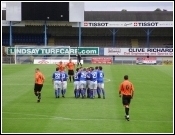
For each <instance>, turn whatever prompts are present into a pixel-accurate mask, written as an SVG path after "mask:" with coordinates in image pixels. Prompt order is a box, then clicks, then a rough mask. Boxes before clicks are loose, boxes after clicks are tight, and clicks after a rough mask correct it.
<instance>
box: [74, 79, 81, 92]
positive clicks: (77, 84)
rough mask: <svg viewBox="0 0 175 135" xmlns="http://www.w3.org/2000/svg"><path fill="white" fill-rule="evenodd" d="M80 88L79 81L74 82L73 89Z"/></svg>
mask: <svg viewBox="0 0 175 135" xmlns="http://www.w3.org/2000/svg"><path fill="white" fill-rule="evenodd" d="M79 88H80V82H79V81H75V82H74V89H77V90H78V89H79Z"/></svg>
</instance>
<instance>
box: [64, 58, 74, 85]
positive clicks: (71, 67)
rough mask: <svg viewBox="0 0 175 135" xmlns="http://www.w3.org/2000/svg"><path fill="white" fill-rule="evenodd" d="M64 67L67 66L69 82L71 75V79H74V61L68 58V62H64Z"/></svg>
mask: <svg viewBox="0 0 175 135" xmlns="http://www.w3.org/2000/svg"><path fill="white" fill-rule="evenodd" d="M66 67H67V68H68V75H69V80H70V82H71V77H72V80H73V81H74V68H75V63H73V62H72V60H71V59H70V60H69V62H68V63H67V64H66Z"/></svg>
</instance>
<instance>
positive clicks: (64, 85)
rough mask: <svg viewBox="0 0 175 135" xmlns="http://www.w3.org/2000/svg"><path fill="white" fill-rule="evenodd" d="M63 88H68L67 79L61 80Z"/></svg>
mask: <svg viewBox="0 0 175 135" xmlns="http://www.w3.org/2000/svg"><path fill="white" fill-rule="evenodd" d="M61 86H62V87H61V88H62V90H65V89H67V81H63V82H61Z"/></svg>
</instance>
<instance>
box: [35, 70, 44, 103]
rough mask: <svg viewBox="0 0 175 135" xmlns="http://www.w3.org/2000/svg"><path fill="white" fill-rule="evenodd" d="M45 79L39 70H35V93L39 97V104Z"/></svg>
mask: <svg viewBox="0 0 175 135" xmlns="http://www.w3.org/2000/svg"><path fill="white" fill-rule="evenodd" d="M44 80H45V77H44V75H43V74H42V73H41V71H40V70H39V68H36V69H35V85H34V93H35V95H36V96H37V97H38V100H37V102H38V103H39V102H40V100H41V90H42V87H43V83H44Z"/></svg>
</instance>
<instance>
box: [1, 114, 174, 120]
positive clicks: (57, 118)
mask: <svg viewBox="0 0 175 135" xmlns="http://www.w3.org/2000/svg"><path fill="white" fill-rule="evenodd" d="M2 113H6V114H16V115H28V116H37V118H31V117H29V118H15V117H13V118H9V117H8V118H3V117H2V119H55V120H73V121H89V120H91V121H102V120H104V121H106V120H108V121H123V120H124V118H123V120H122V119H121V120H119V119H105V118H104V119H100V118H99V119H96V118H94V119H92V118H91V119H79V118H65V117H57V116H48V115H37V114H23V113H11V112H2ZM38 117H39V118H38ZM40 117H41V118H40ZM42 117H43V118H42ZM131 121H135V122H160V123H162V122H166V123H173V121H168V120H167V121H166V120H164V121H149V120H131Z"/></svg>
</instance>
